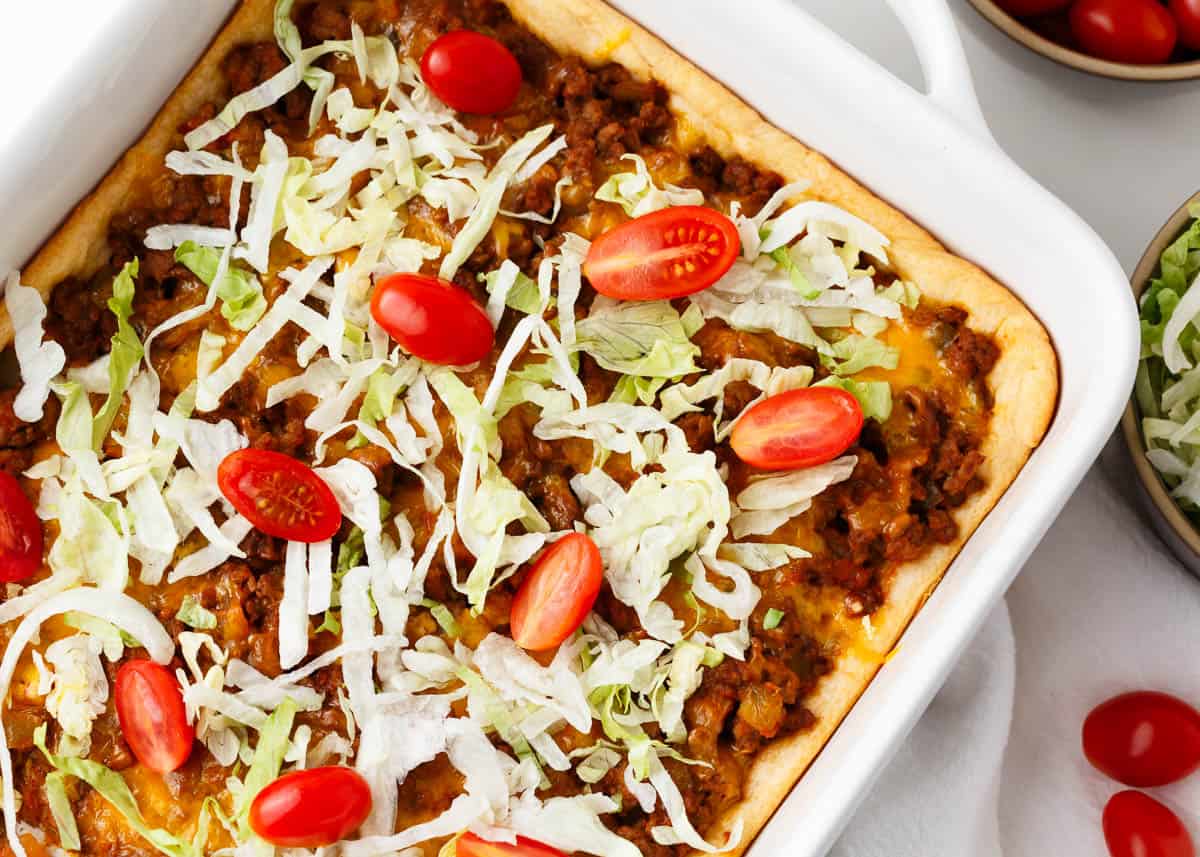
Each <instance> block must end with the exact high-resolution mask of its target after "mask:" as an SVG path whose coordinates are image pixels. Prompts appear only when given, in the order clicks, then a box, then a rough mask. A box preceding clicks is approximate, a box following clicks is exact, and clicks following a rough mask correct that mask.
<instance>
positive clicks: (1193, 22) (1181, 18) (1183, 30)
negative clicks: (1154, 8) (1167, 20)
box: [1167, 0, 1200, 51]
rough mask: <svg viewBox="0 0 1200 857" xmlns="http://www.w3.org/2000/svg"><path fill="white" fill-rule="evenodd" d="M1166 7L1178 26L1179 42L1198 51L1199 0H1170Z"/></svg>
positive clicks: (1199, 27) (1199, 46)
mask: <svg viewBox="0 0 1200 857" xmlns="http://www.w3.org/2000/svg"><path fill="white" fill-rule="evenodd" d="M1167 8H1168V9H1170V10H1171V17H1172V18H1174V19H1175V24H1176V26H1177V27H1178V28H1179V42H1180V44H1182V45H1183V46H1184V47H1187V48H1190V49H1192V50H1193V51H1200V0H1170V2H1169V3H1168V4H1167Z"/></svg>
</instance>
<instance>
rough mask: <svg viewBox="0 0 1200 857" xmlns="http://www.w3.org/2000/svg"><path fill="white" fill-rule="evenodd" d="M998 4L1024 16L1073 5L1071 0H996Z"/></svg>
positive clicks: (1011, 12) (1009, 11)
mask: <svg viewBox="0 0 1200 857" xmlns="http://www.w3.org/2000/svg"><path fill="white" fill-rule="evenodd" d="M996 5H997V6H999V7H1000V8H1001V9H1003V10H1004V11H1005V12H1007V13H1008V14H1010V15H1015V16H1016V17H1018V18H1024V17H1028V16H1030V15H1045V14H1048V13H1050V12H1057V11H1058V10H1059V9H1066V8H1067V7H1068V6H1070V5H1071V0H996Z"/></svg>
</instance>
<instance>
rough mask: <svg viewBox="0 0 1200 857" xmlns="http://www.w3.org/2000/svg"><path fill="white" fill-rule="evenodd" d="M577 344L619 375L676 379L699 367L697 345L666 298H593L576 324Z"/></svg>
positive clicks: (580, 348) (576, 345) (581, 349)
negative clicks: (632, 300)
mask: <svg viewBox="0 0 1200 857" xmlns="http://www.w3.org/2000/svg"><path fill="white" fill-rule="evenodd" d="M575 330H576V334H575V335H576V340H575V347H576V348H578V349H579V350H580V351H585V352H587V353H588V354H590V355H591V356H592V357H593V358H595V360H596V362H597V363H599V364H600V365H601V366H603V367H604V368H605V369H609V370H611V371H613V372H620V373H621V374H623V375H640V376H643V377H650V378H678V377H680V376H682V375H688V374H691V373H692V372H697V371H699V369H698V368H697V366H696V361H695V358H696V357H697V356H698V355H699V354H700V349H699V347H697V346H696V345H694V344H693V343H692V342H691V340H690V339H689V338H688V334H687V330H686V329H685V328H684V326H683V321H682V319H681V318H680V316H679V313H678V312H677V311H676V309H675V308H674V307H673V306H671V304H670V303H669V302H668V301H636V302H630V301H625V302H616V301H612V302H610V301H607V300H601V299H600V298H597V299H596V303H594V304H593V305H592V310H591V312H590V313H589V314H588V316H587V318H584V319H582V320H581V321H579V322H578V323H576V325H575Z"/></svg>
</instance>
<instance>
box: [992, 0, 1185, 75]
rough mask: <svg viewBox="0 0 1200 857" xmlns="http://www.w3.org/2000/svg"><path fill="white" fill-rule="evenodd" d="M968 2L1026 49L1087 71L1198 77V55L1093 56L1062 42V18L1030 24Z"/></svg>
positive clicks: (1064, 35)
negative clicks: (1167, 58)
mask: <svg viewBox="0 0 1200 857" xmlns="http://www.w3.org/2000/svg"><path fill="white" fill-rule="evenodd" d="M971 5H972V6H974V7H975V9H976V10H977V11H978V12H979V14H981V15H983V17H985V18H987V19H988V20H989V21H991V22H992V23H993V24H995V25H996V26H997V27H998V28H1000V29H1001V30H1002V31H1003V32H1004V33H1006V34H1007V35H1009V36H1010V37H1012V38H1013V39H1015V40H1016V41H1018V42H1020V43H1021V44H1023V45H1024V46H1025V47H1027V48H1029V49H1030V50H1032V51H1036V52H1037V53H1039V54H1041V55H1042V56H1044V57H1047V58H1048V59H1052V60H1054V61H1055V62H1057V63H1062V64H1063V65H1067V66H1070V67H1071V68H1076V69H1079V70H1080V71H1086V72H1088V73H1089V74H1097V75H1100V76H1101V77H1113V78H1118V79H1120V80H1140V81H1159V80H1187V79H1190V78H1195V77H1200V59H1190V58H1189V59H1181V60H1180V61H1179V62H1169V63H1164V64H1162V65H1134V64H1132V63H1120V62H1110V61H1109V60H1102V59H1097V58H1096V57H1093V56H1088V55H1087V54H1085V53H1081V52H1080V51H1077V50H1074V49H1073V48H1070V47H1068V46H1067V45H1066V44H1063V42H1064V41H1066V39H1067V38H1069V37H1070V32H1069V30H1068V29H1067V28H1066V26H1065V20H1063V19H1058V18H1046V19H1042V20H1041V21H1040V22H1039V21H1038V19H1034V21H1032V22H1031V23H1032V26H1031V25H1030V23H1026V22H1025V21H1023V20H1021V19H1018V18H1014V17H1013V16H1012V15H1010V14H1008V13H1007V12H1005V11H1004V10H1003V9H1001V8H1000V7H999V6H997V5H996V4H995V3H994V2H992V0H971ZM1060 21H1061V25H1060ZM1043 24H1045V25H1044V26H1043ZM1039 30H1042V31H1044V32H1039ZM1060 30H1061V32H1059V31H1060ZM1051 36H1053V37H1054V38H1051Z"/></svg>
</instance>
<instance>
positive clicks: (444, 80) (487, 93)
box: [421, 30, 521, 114]
mask: <svg viewBox="0 0 1200 857" xmlns="http://www.w3.org/2000/svg"><path fill="white" fill-rule="evenodd" d="M421 76H422V77H423V78H424V79H425V83H426V84H427V85H428V86H429V88H430V89H432V90H433V94H434V95H436V96H437V97H438V98H440V99H442V101H444V102H446V104H448V105H449V106H450V107H453V108H454V109H455V110H458V111H460V112H462V113H483V114H491V113H501V112H503V111H505V110H507V109H508V108H509V107H511V106H512V103H513V102H514V101H516V99H517V92H518V91H519V90H520V89H521V66H520V65H519V64H518V63H517V58H516V57H514V56H513V55H512V52H511V51H510V50H509V49H508V48H506V47H504V45H502V44H500V43H499V42H498V41H496V40H495V39H493V38H491V37H490V36H485V35H484V34H483V33H476V32H474V31H473V30H454V31H452V32H449V33H446V34H445V35H444V36H439V37H438V38H437V39H435V40H434V42H433V44H431V45H430V46H429V47H428V48H426V49H425V54H424V55H423V56H422V57H421Z"/></svg>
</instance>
